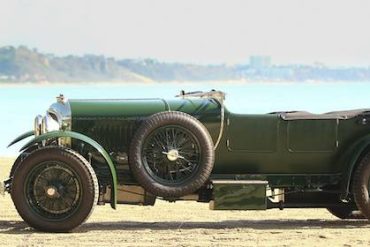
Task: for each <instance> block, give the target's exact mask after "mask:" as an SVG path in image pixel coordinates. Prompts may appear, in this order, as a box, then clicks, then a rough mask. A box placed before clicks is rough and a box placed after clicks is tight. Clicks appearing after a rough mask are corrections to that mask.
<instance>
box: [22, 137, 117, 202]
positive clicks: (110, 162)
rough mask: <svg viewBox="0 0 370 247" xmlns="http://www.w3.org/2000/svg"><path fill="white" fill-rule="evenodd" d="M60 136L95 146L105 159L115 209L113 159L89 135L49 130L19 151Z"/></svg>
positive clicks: (115, 182) (115, 185)
mask: <svg viewBox="0 0 370 247" xmlns="http://www.w3.org/2000/svg"><path fill="white" fill-rule="evenodd" d="M60 137H69V138H72V139H77V140H80V141H82V142H85V143H87V144H89V145H91V146H92V147H93V148H95V149H96V150H97V151H98V152H99V153H100V154H101V155H102V156H103V157H104V159H105V161H106V162H107V164H108V168H109V170H110V173H111V176H112V195H111V197H112V200H111V207H112V208H113V209H116V205H117V173H116V169H115V167H114V164H113V161H112V159H111V158H110V156H109V154H108V152H107V151H106V150H105V149H104V148H103V147H102V146H101V145H100V144H99V143H98V142H96V141H95V140H93V139H91V138H90V137H88V136H86V135H83V134H81V133H78V132H74V131H51V132H48V133H45V134H42V135H39V136H36V137H35V138H33V139H32V140H30V141H29V142H27V143H26V144H25V145H24V146H23V147H22V148H21V149H20V151H24V150H25V149H27V148H29V147H30V146H32V145H34V144H36V143H40V142H42V141H45V140H48V139H53V138H60Z"/></svg>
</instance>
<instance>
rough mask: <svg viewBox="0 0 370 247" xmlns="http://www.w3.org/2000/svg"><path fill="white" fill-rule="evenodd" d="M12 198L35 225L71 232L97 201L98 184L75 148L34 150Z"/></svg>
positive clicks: (16, 177) (16, 178) (18, 171)
mask: <svg viewBox="0 0 370 247" xmlns="http://www.w3.org/2000/svg"><path fill="white" fill-rule="evenodd" d="M12 184H13V185H12V191H11V195H12V199H13V201H14V204H15V206H16V208H17V210H18V212H19V214H20V215H21V217H22V218H23V219H24V220H25V221H26V222H27V223H28V224H29V225H30V226H32V227H34V228H36V229H39V230H42V231H50V232H67V231H70V230H72V229H74V228H75V227H77V226H79V225H80V224H81V223H83V222H84V221H85V220H86V219H87V217H88V216H89V215H90V213H91V212H92V209H93V207H94V206H95V205H96V203H97V197H98V183H97V179H96V176H95V173H94V171H93V169H92V168H91V166H90V164H89V163H88V162H87V161H86V160H85V159H84V158H83V157H82V156H80V155H79V154H77V153H76V152H74V151H72V150H68V149H62V148H58V147H47V148H43V149H39V150H37V151H34V152H33V153H31V154H30V155H29V156H27V157H26V158H25V159H24V160H23V161H22V162H21V163H20V164H19V167H18V168H17V169H16V171H15V173H14V177H13V181H12Z"/></svg>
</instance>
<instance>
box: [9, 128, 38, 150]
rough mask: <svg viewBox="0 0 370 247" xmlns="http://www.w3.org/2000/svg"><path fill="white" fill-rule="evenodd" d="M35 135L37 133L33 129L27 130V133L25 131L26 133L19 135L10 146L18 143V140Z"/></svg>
mask: <svg viewBox="0 0 370 247" xmlns="http://www.w3.org/2000/svg"><path fill="white" fill-rule="evenodd" d="M33 135H35V133H34V131H33V130H31V131H28V132H26V133H24V134H22V135H20V136H18V137H17V138H15V139H14V140H13V141H12V142H11V143H9V145H8V147H10V146H12V145H14V144H16V143H17V142H19V141H22V140H23V139H26V138H27V137H30V136H33Z"/></svg>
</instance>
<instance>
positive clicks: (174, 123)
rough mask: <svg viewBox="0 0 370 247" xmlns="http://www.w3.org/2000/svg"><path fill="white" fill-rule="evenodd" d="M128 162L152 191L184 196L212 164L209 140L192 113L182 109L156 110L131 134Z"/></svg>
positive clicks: (203, 179) (206, 175) (205, 176)
mask: <svg viewBox="0 0 370 247" xmlns="http://www.w3.org/2000/svg"><path fill="white" fill-rule="evenodd" d="M129 164H130V169H131V171H132V173H133V174H134V176H135V178H136V179H137V180H138V182H139V183H140V184H141V185H142V186H143V187H144V188H145V189H146V190H147V191H149V192H151V193H152V194H154V195H156V196H161V197H170V198H171V197H180V196H184V195H187V194H190V193H192V192H194V191H196V190H197V189H199V188H200V187H201V186H202V185H203V184H204V183H205V182H206V181H207V180H208V178H209V175H210V174H211V171H212V168H213V164H214V150H213V142H212V139H211V137H210V135H209V133H208V131H207V129H206V128H205V127H204V125H203V124H202V123H201V122H199V121H198V120H197V119H195V118H194V117H192V116H190V115H188V114H186V113H183V112H161V113H157V114H154V115H152V116H151V117H149V118H148V119H147V120H146V121H145V122H144V123H143V124H142V125H141V126H140V128H139V129H138V130H137V132H136V134H135V136H134V137H133V141H132V143H131V146H130V155H129Z"/></svg>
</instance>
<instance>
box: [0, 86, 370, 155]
mask: <svg viewBox="0 0 370 247" xmlns="http://www.w3.org/2000/svg"><path fill="white" fill-rule="evenodd" d="M210 89H217V90H222V91H224V92H226V106H227V108H228V109H229V110H230V111H232V112H235V113H268V112H274V111H291V110H305V111H309V112H313V113H323V112H328V111H335V110H348V109H356V108H370V83H369V82H362V83H360V82H356V83H348V82H347V83H341V82H340V83H334V82H331V83H320V82H312V83H301V82H299V83H298V82H297V83H220V82H217V83H212V82H207V83H204V82H198V83H153V84H135V83H124V84H104V83H97V84H91V83H89V84H74V85H67V84H57V85H44V86H40V85H37V86H35V85H31V84H30V85H22V86H9V85H8V86H0V109H1V110H0V114H1V117H0V156H15V155H16V154H17V152H18V149H19V148H20V147H21V144H18V145H16V146H14V147H11V148H9V149H8V148H6V146H7V144H8V143H9V142H10V141H12V140H13V139H14V138H15V137H17V136H18V135H19V134H22V133H23V132H26V131H28V130H31V129H32V128H33V120H34V118H35V116H36V115H37V114H42V115H44V114H45V112H46V110H47V108H48V107H49V106H50V105H51V104H52V103H54V102H55V100H56V99H55V97H56V96H58V95H59V94H64V95H65V96H66V97H67V98H78V99H94V98H96V99H105V98H123V99H124V98H145V97H149V98H157V97H160V98H165V99H171V98H174V96H175V95H177V94H179V92H180V90H185V91H198V90H203V91H205V90H210Z"/></svg>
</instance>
